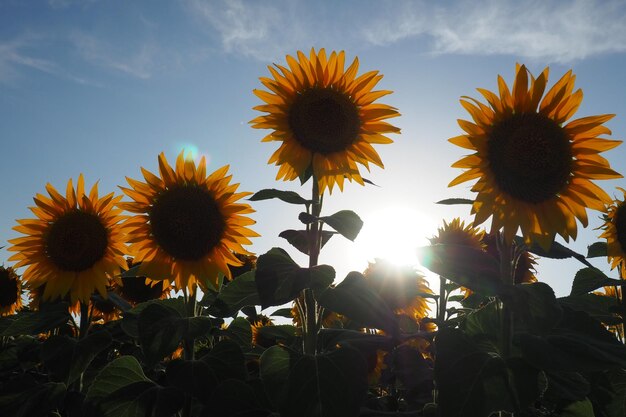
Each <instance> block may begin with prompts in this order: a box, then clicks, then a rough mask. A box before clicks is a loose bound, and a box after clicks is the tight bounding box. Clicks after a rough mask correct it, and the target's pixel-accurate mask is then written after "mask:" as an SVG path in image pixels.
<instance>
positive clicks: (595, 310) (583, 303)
mask: <svg viewBox="0 0 626 417" xmlns="http://www.w3.org/2000/svg"><path fill="white" fill-rule="evenodd" d="M558 302H559V304H560V305H562V306H566V307H568V308H571V309H573V310H576V311H584V312H585V313H587V314H589V315H590V316H591V317H593V318H595V319H596V320H599V321H601V322H602V323H605V324H619V323H621V318H619V317H617V316H615V315H614V314H613V310H614V309H616V308H618V307H619V303H618V301H617V300H616V299H615V298H614V297H606V296H604V295H598V294H583V295H577V296H571V295H570V296H569V297H562V298H559V299H558Z"/></svg>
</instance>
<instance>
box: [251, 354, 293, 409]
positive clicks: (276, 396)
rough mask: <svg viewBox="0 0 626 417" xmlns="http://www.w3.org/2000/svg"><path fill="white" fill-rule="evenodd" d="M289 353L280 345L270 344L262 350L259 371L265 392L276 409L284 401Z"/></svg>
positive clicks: (287, 378)
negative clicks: (270, 345)
mask: <svg viewBox="0 0 626 417" xmlns="http://www.w3.org/2000/svg"><path fill="white" fill-rule="evenodd" d="M291 356H292V355H291V354H290V353H289V351H287V350H286V349H285V348H283V347H281V346H272V347H270V348H268V349H266V350H265V352H263V354H262V355H261V359H260V365H259V371H260V374H261V380H262V381H263V387H264V388H265V393H266V394H267V396H268V397H269V399H270V401H271V402H272V404H273V405H274V408H276V409H278V408H279V407H280V405H281V404H283V403H284V402H285V401H286V398H287V387H288V381H289V368H290V361H291Z"/></svg>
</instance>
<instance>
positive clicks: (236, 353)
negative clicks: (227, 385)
mask: <svg viewBox="0 0 626 417" xmlns="http://www.w3.org/2000/svg"><path fill="white" fill-rule="evenodd" d="M200 360H201V361H203V362H205V363H206V364H207V365H209V367H210V368H211V370H213V372H214V373H215V376H216V377H217V379H218V380H219V381H224V380H226V379H230V378H234V379H240V380H242V381H245V380H246V378H247V377H248V371H247V370H246V359H245V357H244V355H243V352H242V350H241V348H240V347H239V345H238V344H237V343H235V342H233V341H232V340H230V339H224V340H221V341H219V342H218V343H217V344H216V345H215V346H214V347H213V349H211V351H210V352H209V353H207V354H206V355H204V356H203V357H202V358H200Z"/></svg>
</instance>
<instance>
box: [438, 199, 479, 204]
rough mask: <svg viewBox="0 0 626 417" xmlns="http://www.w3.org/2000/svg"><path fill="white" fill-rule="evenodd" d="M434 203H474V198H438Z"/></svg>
mask: <svg viewBox="0 0 626 417" xmlns="http://www.w3.org/2000/svg"><path fill="white" fill-rule="evenodd" d="M435 204H445V205H455V204H474V200H470V199H468V198H446V199H445V200H439V201H437V203H435Z"/></svg>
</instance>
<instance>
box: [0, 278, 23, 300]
mask: <svg viewBox="0 0 626 417" xmlns="http://www.w3.org/2000/svg"><path fill="white" fill-rule="evenodd" d="M17 297H19V294H18V291H17V280H16V279H13V278H12V277H11V274H10V272H9V271H8V270H5V269H2V270H0V307H7V306H10V305H12V304H13V303H15V302H16V301H17Z"/></svg>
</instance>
